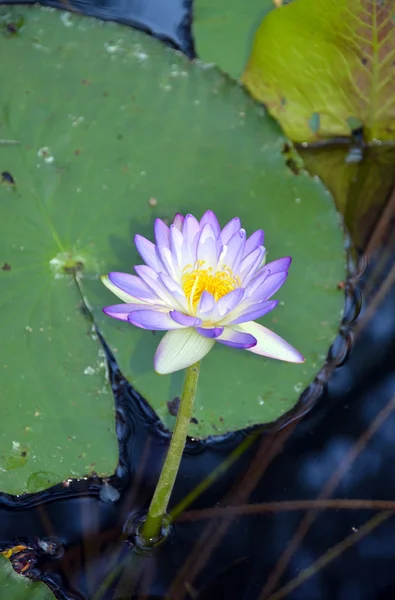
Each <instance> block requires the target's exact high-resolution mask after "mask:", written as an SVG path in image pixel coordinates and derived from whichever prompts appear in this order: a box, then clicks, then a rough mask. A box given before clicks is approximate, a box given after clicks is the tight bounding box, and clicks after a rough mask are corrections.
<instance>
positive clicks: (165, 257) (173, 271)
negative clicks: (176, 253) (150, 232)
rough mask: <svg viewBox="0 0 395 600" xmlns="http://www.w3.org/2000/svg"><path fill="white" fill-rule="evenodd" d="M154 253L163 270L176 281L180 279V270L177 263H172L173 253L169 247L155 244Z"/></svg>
mask: <svg viewBox="0 0 395 600" xmlns="http://www.w3.org/2000/svg"><path fill="white" fill-rule="evenodd" d="M156 253H157V255H158V257H159V258H160V260H161V262H162V264H163V267H164V270H165V271H166V272H167V274H168V275H169V276H170V277H172V278H173V279H174V280H175V281H177V282H178V281H179V280H180V277H179V272H180V270H179V268H178V265H177V264H174V263H173V255H172V253H171V250H170V248H167V246H157V247H156Z"/></svg>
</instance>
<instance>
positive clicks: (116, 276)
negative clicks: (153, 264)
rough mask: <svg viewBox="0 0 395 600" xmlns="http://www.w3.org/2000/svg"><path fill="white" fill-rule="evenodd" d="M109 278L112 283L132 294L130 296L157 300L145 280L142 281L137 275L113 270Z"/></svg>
mask: <svg viewBox="0 0 395 600" xmlns="http://www.w3.org/2000/svg"><path fill="white" fill-rule="evenodd" d="M108 278H109V280H110V281H111V283H113V284H114V285H116V286H117V288H119V289H120V290H123V291H124V292H126V293H127V294H130V296H134V297H135V298H140V299H141V300H155V297H154V295H153V293H152V292H151V290H149V289H148V288H147V286H146V285H145V283H144V281H141V279H140V278H139V277H136V275H129V274H128V273H117V272H112V273H109V274H108Z"/></svg>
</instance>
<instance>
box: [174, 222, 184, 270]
mask: <svg viewBox="0 0 395 600" xmlns="http://www.w3.org/2000/svg"><path fill="white" fill-rule="evenodd" d="M183 243H184V237H183V235H182V233H181V231H180V230H179V229H178V228H177V227H176V226H175V225H170V250H171V254H172V257H173V264H174V263H175V264H176V265H177V266H178V268H179V269H183V267H184V265H183V262H182V255H183V252H182V247H183ZM184 254H185V252H184Z"/></svg>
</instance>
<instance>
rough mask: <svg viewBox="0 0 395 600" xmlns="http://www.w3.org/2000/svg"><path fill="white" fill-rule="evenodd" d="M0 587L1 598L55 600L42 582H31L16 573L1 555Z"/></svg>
mask: <svg viewBox="0 0 395 600" xmlns="http://www.w3.org/2000/svg"><path fill="white" fill-rule="evenodd" d="M0 589H1V593H2V595H3V598H10V600H11V598H12V600H55V597H54V595H53V594H52V592H51V591H50V590H49V589H48V588H47V586H46V585H45V584H44V583H33V582H32V581H30V580H29V579H27V578H26V577H24V576H23V575H17V574H16V573H15V571H14V569H13V568H12V566H11V564H10V562H9V561H8V560H7V559H6V558H4V557H3V556H0Z"/></svg>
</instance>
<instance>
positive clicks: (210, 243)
mask: <svg viewBox="0 0 395 600" xmlns="http://www.w3.org/2000/svg"><path fill="white" fill-rule="evenodd" d="M196 258H197V260H201V261H203V263H204V264H203V267H202V268H203V269H209V268H210V267H211V268H212V269H215V268H216V266H217V258H218V256H217V240H216V237H215V233H214V230H213V228H212V227H211V225H209V224H206V225H204V227H203V229H202V231H201V232H200V236H199V243H198V246H197V251H196Z"/></svg>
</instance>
